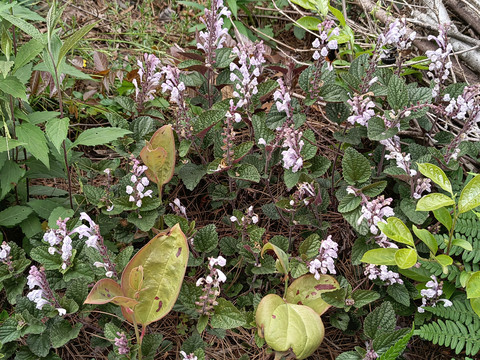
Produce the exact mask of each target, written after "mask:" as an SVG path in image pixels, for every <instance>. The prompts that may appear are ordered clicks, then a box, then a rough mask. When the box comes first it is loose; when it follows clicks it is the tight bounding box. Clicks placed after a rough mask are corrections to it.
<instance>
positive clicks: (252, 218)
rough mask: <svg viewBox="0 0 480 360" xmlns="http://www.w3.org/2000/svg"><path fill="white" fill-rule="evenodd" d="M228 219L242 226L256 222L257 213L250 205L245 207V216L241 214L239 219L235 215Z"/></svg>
mask: <svg viewBox="0 0 480 360" xmlns="http://www.w3.org/2000/svg"><path fill="white" fill-rule="evenodd" d="M230 221H231V222H232V223H234V222H237V223H238V224H239V225H242V226H246V225H249V224H256V223H258V215H257V214H256V213H255V212H254V211H253V206H250V207H249V208H248V209H247V211H246V213H245V216H242V218H241V219H240V220H239V219H238V218H237V217H236V216H230Z"/></svg>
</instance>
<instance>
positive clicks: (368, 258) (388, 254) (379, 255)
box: [360, 248, 398, 265]
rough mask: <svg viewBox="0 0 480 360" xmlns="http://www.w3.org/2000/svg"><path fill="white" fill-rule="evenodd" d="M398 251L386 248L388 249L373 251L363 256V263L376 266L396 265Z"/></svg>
mask: <svg viewBox="0 0 480 360" xmlns="http://www.w3.org/2000/svg"><path fill="white" fill-rule="evenodd" d="M397 251H398V249H395V248H386V249H383V248H381V249H372V250H368V251H367V252H366V253H365V254H363V257H362V259H361V260H360V261H361V262H364V263H368V264H374V265H396V264H397V263H396V262H395V253H396V252H397Z"/></svg>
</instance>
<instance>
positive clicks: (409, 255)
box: [395, 249, 417, 269]
mask: <svg viewBox="0 0 480 360" xmlns="http://www.w3.org/2000/svg"><path fill="white" fill-rule="evenodd" d="M395 263H396V264H397V266H398V267H399V268H400V269H408V268H411V267H412V266H413V265H415V264H416V263H417V252H416V251H415V250H414V249H399V250H398V251H397V252H396V253H395Z"/></svg>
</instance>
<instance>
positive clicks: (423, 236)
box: [412, 225, 438, 255]
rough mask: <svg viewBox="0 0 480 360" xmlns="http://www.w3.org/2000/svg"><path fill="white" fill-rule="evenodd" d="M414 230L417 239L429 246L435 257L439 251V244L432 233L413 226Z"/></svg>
mask: <svg viewBox="0 0 480 360" xmlns="http://www.w3.org/2000/svg"><path fill="white" fill-rule="evenodd" d="M412 229H413V232H414V233H415V235H417V237H418V238H419V239H420V240H422V241H423V242H424V243H425V245H427V246H428V248H429V249H430V251H431V252H432V253H433V255H435V254H436V253H437V251H438V244H437V240H435V238H434V237H433V235H432V233H431V232H430V231H428V230H426V229H419V228H417V227H416V226H415V225H413V226H412Z"/></svg>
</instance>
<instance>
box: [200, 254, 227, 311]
mask: <svg viewBox="0 0 480 360" xmlns="http://www.w3.org/2000/svg"><path fill="white" fill-rule="evenodd" d="M226 264H227V260H225V258H223V257H222V256H219V257H218V258H213V257H211V258H209V263H208V268H209V269H210V273H209V274H208V275H207V276H206V277H205V278H203V277H201V278H200V279H198V280H197V284H196V285H197V287H198V286H203V288H202V290H203V295H202V296H200V298H199V301H196V302H195V304H196V305H197V306H199V307H200V313H201V314H205V315H210V311H211V310H212V309H213V307H214V306H216V305H218V302H217V301H216V298H217V296H218V295H220V284H221V283H224V282H225V281H226V280H227V277H226V276H225V274H224V273H223V272H222V271H221V270H220V269H217V268H215V266H216V265H218V266H220V267H223V266H225V265H226Z"/></svg>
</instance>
